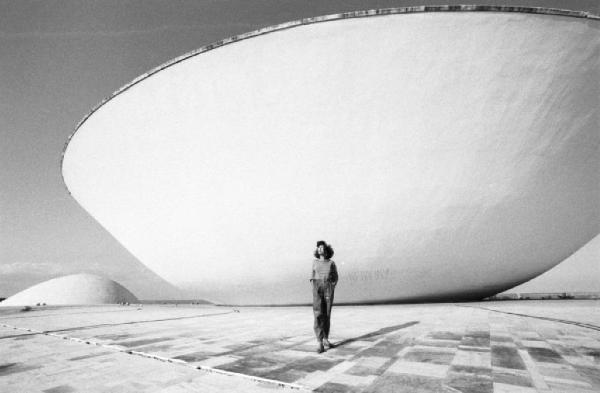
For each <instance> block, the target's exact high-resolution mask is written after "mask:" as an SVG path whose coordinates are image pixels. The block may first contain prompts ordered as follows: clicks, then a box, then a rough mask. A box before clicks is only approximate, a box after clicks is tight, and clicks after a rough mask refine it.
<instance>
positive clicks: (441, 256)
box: [62, 6, 600, 304]
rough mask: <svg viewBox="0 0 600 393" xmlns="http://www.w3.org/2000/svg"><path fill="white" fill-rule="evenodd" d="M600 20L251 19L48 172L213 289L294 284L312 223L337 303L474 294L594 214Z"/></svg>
mask: <svg viewBox="0 0 600 393" xmlns="http://www.w3.org/2000/svg"><path fill="white" fill-rule="evenodd" d="M428 11H468V12H428ZM470 11H487V12H470ZM599 31H600V23H599V21H598V20H597V17H596V16H594V15H590V14H587V13H580V12H573V11H562V10H548V9H531V8H518V7H485V6H483V7H478V6H468V7H462V6H460V7H432V8H430V7H415V8H414V9H413V8H403V9H390V10H374V11H364V12H355V13H347V14H340V15H331V16H325V17H317V18H309V19H305V20H302V21H296V22H290V23H286V24H282V25H278V26H274V27H271V28H265V29H261V30H259V31H256V32H251V33H248V34H244V35H241V36H237V37H232V38H230V39H226V40H223V41H221V42H218V43H215V44H213V45H209V46H207V47H204V48H201V49H199V50H197V51H194V52H192V53H190V54H187V55H184V56H182V57H179V58H177V59H174V60H173V61H171V62H169V63H167V64H166V65H164V66H161V67H158V68H157V69H155V70H153V71H151V72H150V73H148V74H145V75H143V76H141V77H140V78H138V79H136V80H135V81H133V82H132V83H130V84H128V85H127V86H125V87H124V88H122V89H121V90H120V91H118V92H117V93H115V94H114V95H113V96H112V97H111V98H110V99H107V100H105V101H104V102H103V103H102V104H101V105H100V106H99V107H97V108H96V109H94V111H92V113H91V114H90V115H89V116H87V117H86V118H85V119H84V120H83V121H82V122H81V124H80V125H79V127H78V129H77V132H76V133H75V134H74V135H73V136H72V138H70V140H69V142H68V145H67V147H66V149H65V152H64V156H63V168H62V169H63V177H64V180H65V184H66V185H67V187H68V189H69V191H70V193H71V195H72V196H73V197H74V198H75V199H76V200H77V201H78V202H79V203H80V204H81V205H82V206H83V207H84V208H85V209H86V210H87V211H88V212H89V213H90V214H91V215H92V216H93V217H94V218H95V219H96V220H97V221H98V222H99V223H100V224H101V225H103V226H104V227H105V228H106V229H107V230H108V231H109V232H111V233H112V234H113V235H114V236H115V238H117V239H118V240H119V241H120V242H121V243H122V244H123V245H124V246H125V247H126V248H127V249H128V250H129V251H131V253H132V254H133V255H135V256H136V257H137V258H138V259H139V260H140V261H141V262H143V263H145V264H146V265H147V266H148V267H149V268H151V269H152V270H153V271H155V272H156V273H158V274H159V275H161V276H162V277H164V278H165V279H167V280H169V281H170V282H172V283H174V284H176V285H180V286H186V287H189V288H192V289H195V290H196V293H198V295H199V296H202V297H204V298H206V299H210V300H212V301H215V302H218V303H219V302H220V303H229V304H277V303H279V304H282V303H285V304H290V303H306V302H307V301H308V300H309V297H310V293H309V290H308V288H307V285H308V284H307V283H308V281H307V278H308V275H309V270H310V260H311V254H312V248H313V247H314V241H315V240H318V239H326V240H327V241H328V242H331V243H332V244H333V246H334V248H335V250H336V256H335V258H336V262H337V264H338V268H339V270H340V275H341V278H340V284H339V286H338V289H337V293H336V300H339V301H341V302H389V301H402V300H417V299H418V300H427V299H436V300H444V299H446V300H453V299H474V298H481V297H484V296H488V295H491V294H494V293H497V292H500V291H502V290H505V289H507V288H510V287H512V286H515V285H517V284H519V283H522V282H524V281H526V280H528V279H531V278H532V277H535V276H536V275H538V274H540V273H542V272H543V271H545V270H547V269H549V268H551V267H552V266H554V265H556V264H557V263H559V262H560V261H562V260H563V259H564V258H566V257H567V256H569V255H570V254H571V253H573V252H574V251H576V250H577V249H578V248H579V247H581V246H582V245H583V244H585V243H586V242H587V241H589V240H590V239H591V238H593V237H594V236H595V235H596V234H598V232H599V230H600V229H599V226H600V200H599V198H598V195H599V192H600V173H599V172H598V171H597V168H598V167H599V166H600V154H599V153H600V151H599V150H600V135H599V132H598V107H599V102H598V97H599V93H600V91H599V87H598V80H599V79H600V75H599V69H600V61H599V55H598V53H599V48H600V34H599Z"/></svg>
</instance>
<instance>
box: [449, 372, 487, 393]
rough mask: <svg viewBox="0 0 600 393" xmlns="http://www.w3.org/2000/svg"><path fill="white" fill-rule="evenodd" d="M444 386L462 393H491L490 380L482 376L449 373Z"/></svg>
mask: <svg viewBox="0 0 600 393" xmlns="http://www.w3.org/2000/svg"><path fill="white" fill-rule="evenodd" d="M444 385H445V386H448V387H451V388H453V389H456V391H459V392H462V393H492V392H493V390H494V388H493V384H492V378H491V377H490V376H489V374H488V375H483V374H472V373H456V372H449V373H448V375H447V376H446V378H445V379H444Z"/></svg>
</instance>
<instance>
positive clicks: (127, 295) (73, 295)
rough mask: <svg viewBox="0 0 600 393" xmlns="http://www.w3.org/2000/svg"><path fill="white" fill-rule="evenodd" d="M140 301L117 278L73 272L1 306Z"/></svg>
mask: <svg viewBox="0 0 600 393" xmlns="http://www.w3.org/2000/svg"><path fill="white" fill-rule="evenodd" d="M137 302H139V300H138V299H137V298H136V297H135V295H134V294H132V293H131V292H129V290H127V289H126V288H125V287H123V286H122V285H121V284H119V283H117V282H115V281H112V280H109V279H107V278H104V277H100V276H97V275H94V274H72V275H69V276H63V277H58V278H53V279H52V280H48V281H44V282H42V283H40V284H37V285H34V286H32V287H29V288H27V289H25V290H23V291H21V292H19V293H16V294H14V295H13V296H11V297H9V298H8V299H6V300H4V301H3V302H1V303H0V307H9V306H34V305H37V304H44V303H45V304H46V305H48V306H51V305H70V304H74V305H76V304H117V303H137Z"/></svg>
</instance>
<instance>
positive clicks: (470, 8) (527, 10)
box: [60, 5, 600, 195]
mask: <svg viewBox="0 0 600 393" xmlns="http://www.w3.org/2000/svg"><path fill="white" fill-rule="evenodd" d="M429 12H497V13H523V14H537V15H550V16H565V17H572V18H583V19H591V20H600V15H596V14H593V13H591V12H587V11H573V10H567V9H559V8H545V7H520V6H502V5H433V6H424V5H423V6H412V7H393V8H380V9H371V10H362V11H350V12H343V13H339V14H329V15H322V16H315V17H309V18H303V19H297V20H293V21H289V22H284V23H279V24H276V25H271V26H267V27H263V28H260V29H258V30H253V31H250V32H247V33H242V34H238V35H234V36H231V37H228V38H225V39H222V40H219V41H215V42H213V43H211V44H208V45H205V46H202V47H200V48H198V49H194V50H192V51H190V52H187V53H184V54H183V55H181V56H178V57H175V58H173V59H171V60H169V61H167V62H165V63H163V64H161V65H159V66H157V67H154V68H152V69H151V70H149V71H148V72H145V73H143V74H142V75H140V76H138V77H137V78H135V79H133V80H132V81H131V82H129V83H127V84H125V85H123V86H122V87H120V88H119V89H117V90H116V91H114V92H113V93H112V94H110V95H109V96H107V97H105V98H104V99H103V100H102V101H100V102H99V103H98V104H97V105H96V106H94V107H93V108H92V109H91V110H90V111H89V112H88V113H87V114H86V115H85V116H84V117H83V118H82V119H81V121H79V123H78V124H77V126H76V127H75V130H74V131H73V132H72V133H71V134H70V135H69V136H68V137H67V140H66V141H65V144H64V146H63V150H62V154H61V159H60V174H61V177H62V179H63V184H64V186H65V188H66V189H67V192H68V193H69V195H71V191H70V190H69V187H68V186H67V184H66V182H65V178H64V174H63V166H64V158H65V153H66V151H67V147H68V146H69V143H70V142H71V139H73V137H74V136H75V134H76V133H77V131H79V129H80V128H81V126H82V125H83V124H84V123H85V122H86V121H87V119H89V118H90V117H91V116H92V115H93V114H94V113H95V112H96V111H97V110H99V109H100V108H101V107H102V106H104V104H106V103H107V102H109V101H110V100H112V99H113V98H114V97H116V96H118V95H119V94H121V93H123V92H125V91H127V90H129V89H130V88H131V87H133V86H135V85H136V84H138V83H140V82H141V81H143V80H144V79H147V78H149V77H151V76H152V75H154V74H156V73H158V72H159V71H162V70H164V69H166V68H169V67H171V66H173V65H175V64H177V63H180V62H182V61H184V60H187V59H189V58H191V57H194V56H197V55H200V54H202V53H205V52H208V51H211V50H213V49H217V48H220V47H222V46H225V45H228V44H233V43H235V42H238V41H242V40H245V39H248V38H254V37H258V36H261V35H264V34H269V33H274V32H277V31H281V30H286V29H291V28H294V27H299V26H304V25H310V24H314V23H321V22H330V21H336V20H341V19H353V18H365V17H372V16H386V15H402V14H415V13H429Z"/></svg>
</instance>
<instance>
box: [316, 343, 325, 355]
mask: <svg viewBox="0 0 600 393" xmlns="http://www.w3.org/2000/svg"><path fill="white" fill-rule="evenodd" d="M323 352H325V347H323V343H319V346H318V347H317V353H323Z"/></svg>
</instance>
